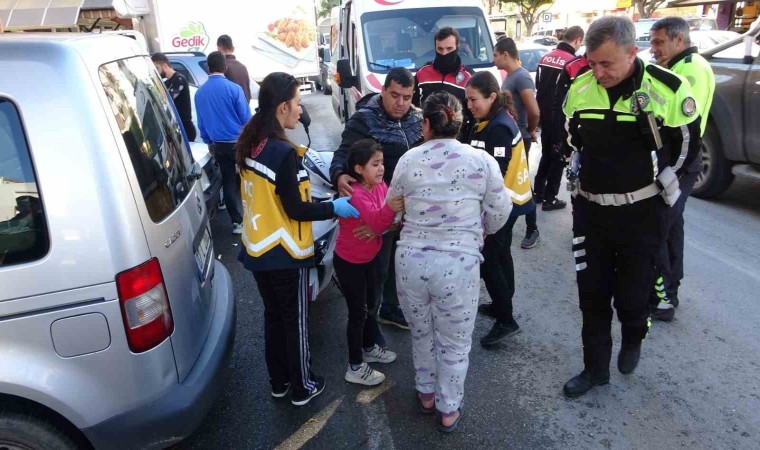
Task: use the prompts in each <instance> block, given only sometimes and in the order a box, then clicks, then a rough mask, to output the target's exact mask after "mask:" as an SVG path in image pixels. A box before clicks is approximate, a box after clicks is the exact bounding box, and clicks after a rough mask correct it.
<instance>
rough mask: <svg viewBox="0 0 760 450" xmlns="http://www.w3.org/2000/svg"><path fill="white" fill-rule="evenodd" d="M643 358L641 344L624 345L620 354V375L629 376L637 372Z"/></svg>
mask: <svg viewBox="0 0 760 450" xmlns="http://www.w3.org/2000/svg"><path fill="white" fill-rule="evenodd" d="M640 356H641V342H639V343H638V344H636V345H623V347H622V348H621V349H620V353H618V370H619V371H620V373H622V374H625V375H628V374H629V373H633V371H634V370H636V366H637V365H638V364H639V357H640Z"/></svg>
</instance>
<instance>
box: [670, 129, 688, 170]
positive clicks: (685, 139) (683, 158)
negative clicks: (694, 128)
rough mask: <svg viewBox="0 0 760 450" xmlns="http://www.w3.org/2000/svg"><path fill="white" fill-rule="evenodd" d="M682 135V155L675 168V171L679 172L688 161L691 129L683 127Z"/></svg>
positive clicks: (679, 156)
mask: <svg viewBox="0 0 760 450" xmlns="http://www.w3.org/2000/svg"><path fill="white" fill-rule="evenodd" d="M681 134H683V142H681V154H680V155H678V161H676V164H675V165H674V166H673V170H678V169H680V168H681V166H683V163H684V161H686V155H687V154H688V153H689V142H690V141H691V134H690V133H689V127H688V126H687V125H681Z"/></svg>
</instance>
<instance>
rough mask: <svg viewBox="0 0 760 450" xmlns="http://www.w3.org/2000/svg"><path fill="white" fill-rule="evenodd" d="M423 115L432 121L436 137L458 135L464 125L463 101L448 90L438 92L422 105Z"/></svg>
mask: <svg viewBox="0 0 760 450" xmlns="http://www.w3.org/2000/svg"><path fill="white" fill-rule="evenodd" d="M422 117H423V118H425V119H428V120H429V121H430V130H431V131H432V132H433V136H434V137H437V138H453V137H456V135H457V134H459V129H460V128H461V127H462V119H463V118H462V102H460V101H459V99H458V98H456V97H454V96H453V95H451V94H449V93H448V92H445V91H442V92H436V93H435V94H433V95H431V96H430V97H428V98H427V100H425V104H424V105H422Z"/></svg>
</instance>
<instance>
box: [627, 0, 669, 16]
mask: <svg viewBox="0 0 760 450" xmlns="http://www.w3.org/2000/svg"><path fill="white" fill-rule="evenodd" d="M666 1H667V0H634V1H633V3H634V4H635V5H636V9H638V10H639V15H640V16H641V17H642V18H647V17H651V16H652V13H654V12H655V10H656V9H657V8H659V7H660V6H661V5H662V4H663V3H665V2H666Z"/></svg>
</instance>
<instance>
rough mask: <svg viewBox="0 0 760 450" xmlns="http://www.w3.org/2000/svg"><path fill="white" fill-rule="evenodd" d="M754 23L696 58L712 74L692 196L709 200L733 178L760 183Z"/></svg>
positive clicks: (759, 56) (757, 27)
mask: <svg viewBox="0 0 760 450" xmlns="http://www.w3.org/2000/svg"><path fill="white" fill-rule="evenodd" d="M758 37H760V21H758V22H755V24H754V26H753V28H752V29H751V30H750V31H748V32H747V33H745V34H743V35H739V36H737V37H734V38H733V39H731V40H729V41H727V42H724V43H723V44H720V45H718V46H717V47H715V48H713V49H710V50H707V51H704V52H702V56H704V57H705V58H707V60H708V61H710V65H711V66H712V68H713V72H714V73H715V84H716V86H715V95H714V97H713V103H712V108H711V109H710V116H709V120H708V123H707V128H706V130H705V134H704V136H703V139H702V160H703V168H702V173H700V175H699V178H698V179H697V183H696V184H695V186H694V196H695V197H700V198H712V197H715V196H717V195H718V194H720V193H722V192H723V191H725V190H726V189H728V187H729V186H730V185H731V182H732V181H733V179H734V176H735V175H741V176H744V177H751V178H753V179H755V180H760V127H758V126H757V122H756V120H757V117H760V88H758V86H760V45H758V44H757V39H758Z"/></svg>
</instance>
